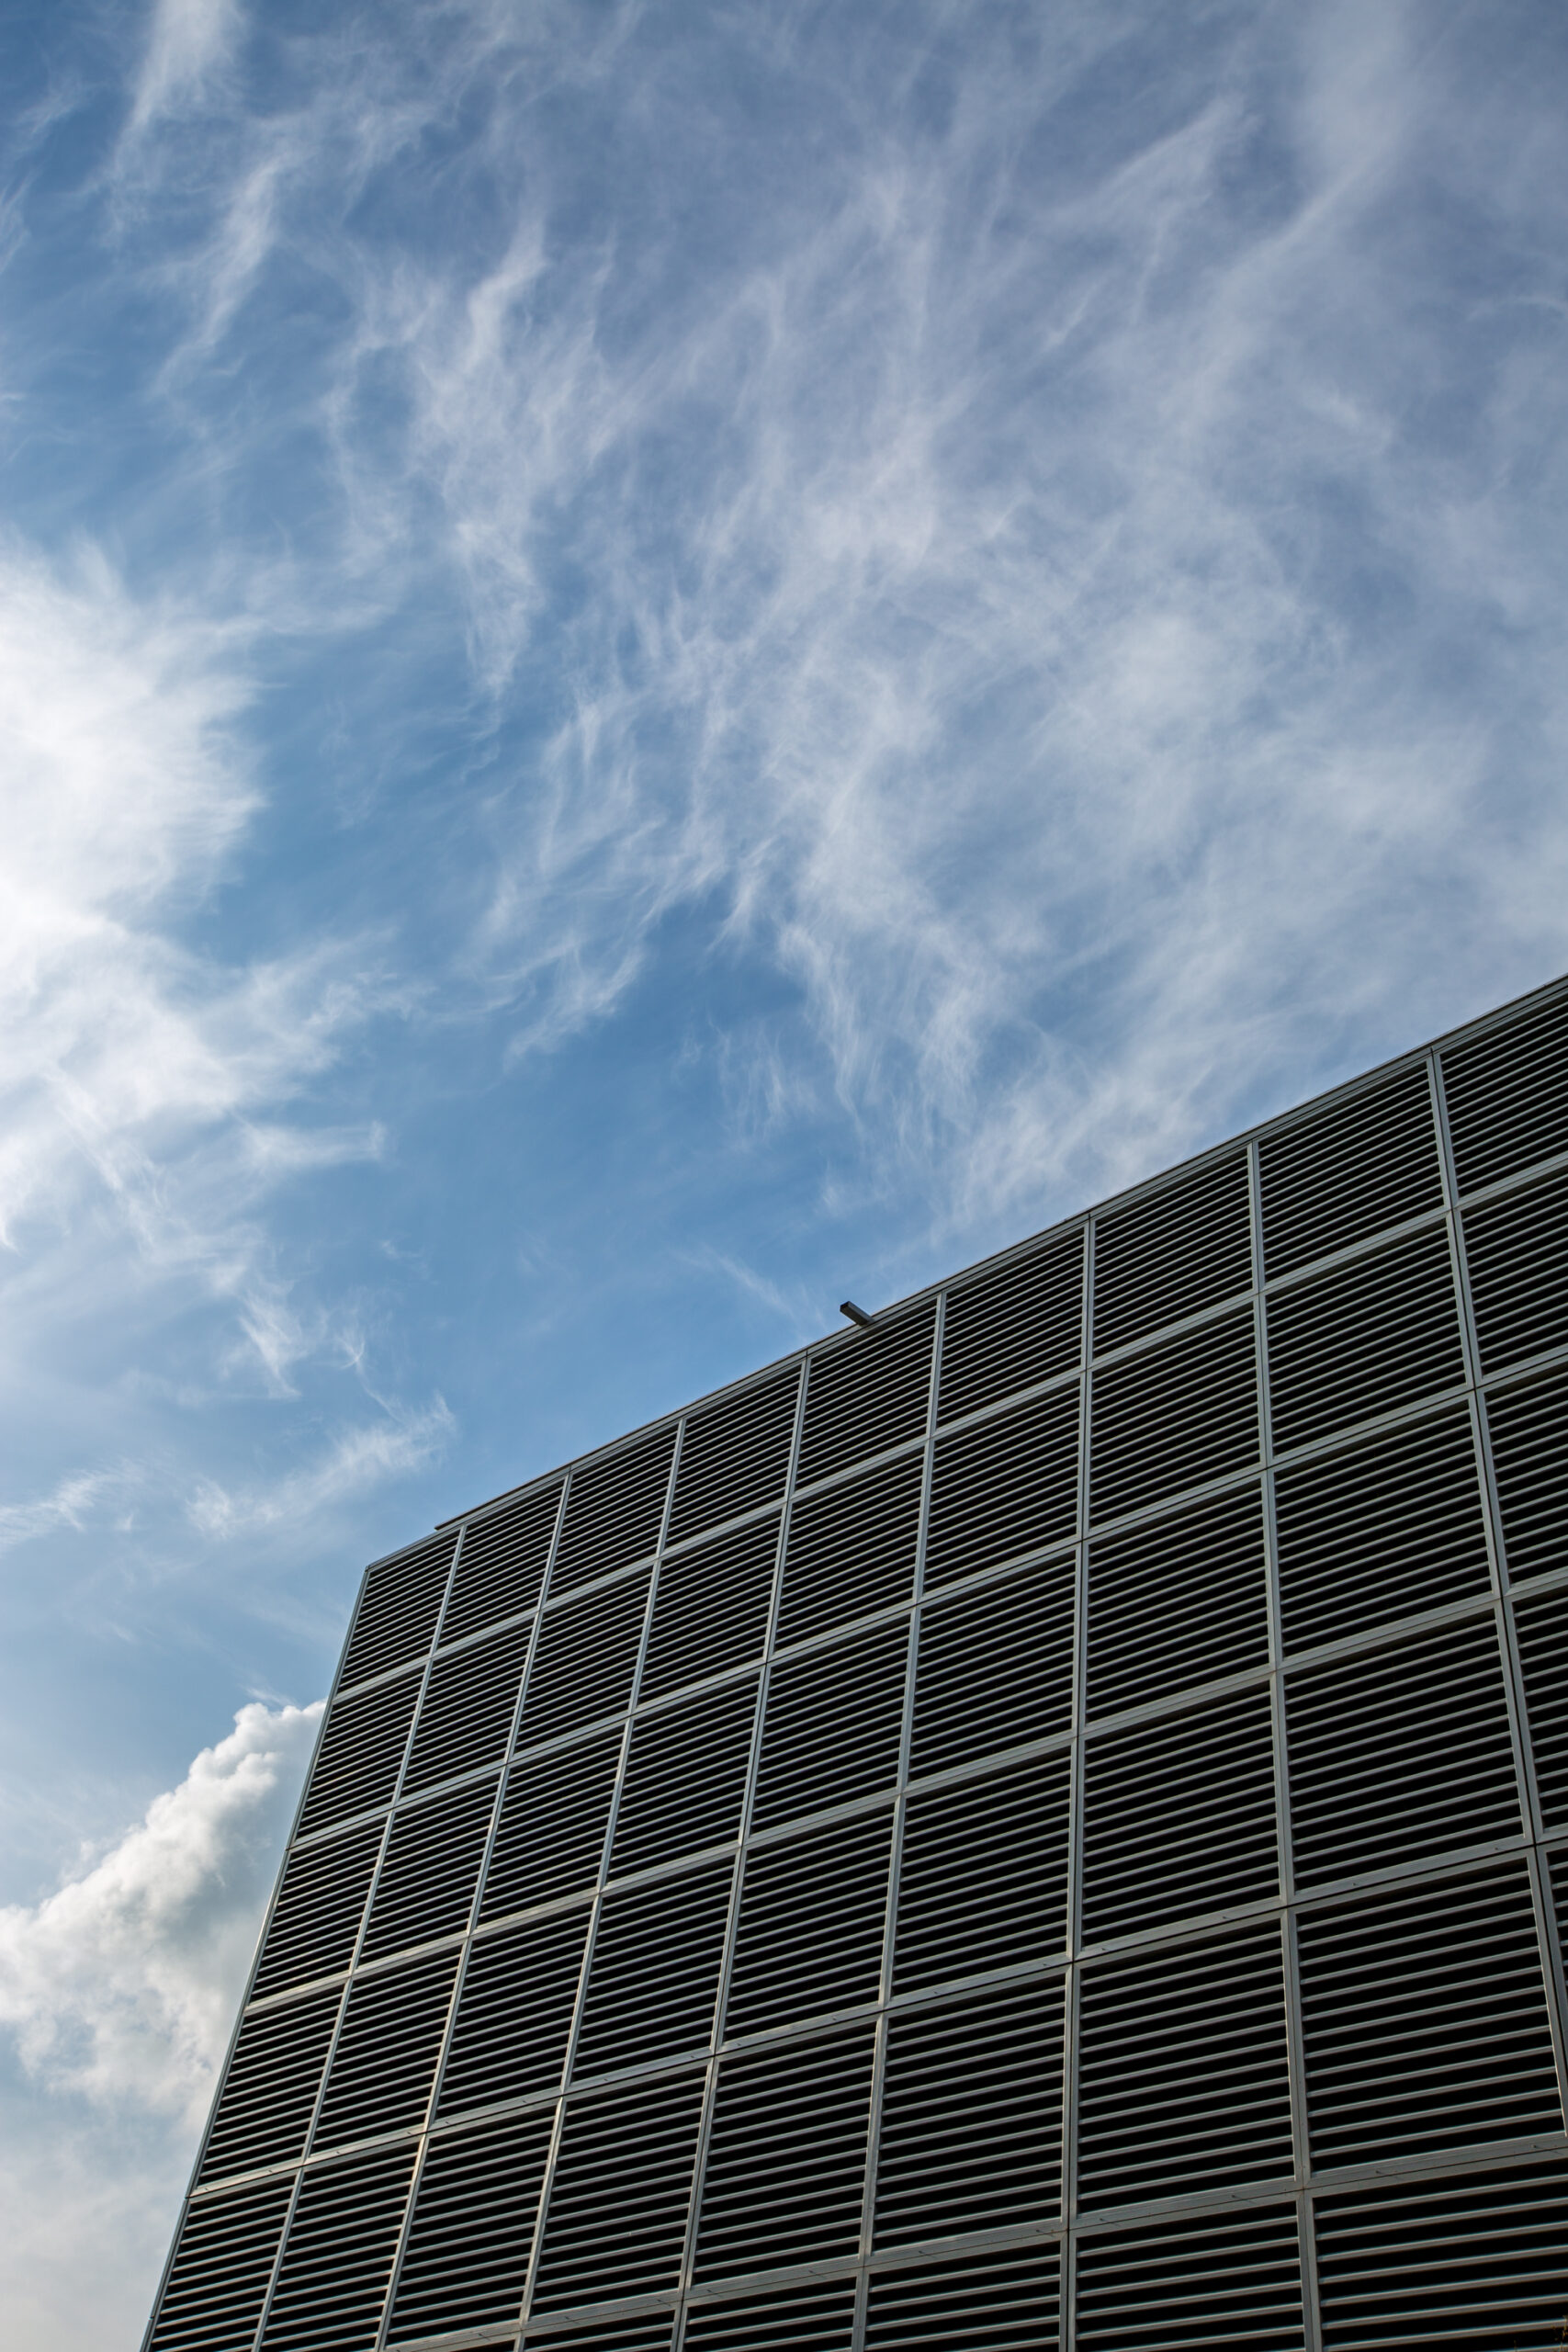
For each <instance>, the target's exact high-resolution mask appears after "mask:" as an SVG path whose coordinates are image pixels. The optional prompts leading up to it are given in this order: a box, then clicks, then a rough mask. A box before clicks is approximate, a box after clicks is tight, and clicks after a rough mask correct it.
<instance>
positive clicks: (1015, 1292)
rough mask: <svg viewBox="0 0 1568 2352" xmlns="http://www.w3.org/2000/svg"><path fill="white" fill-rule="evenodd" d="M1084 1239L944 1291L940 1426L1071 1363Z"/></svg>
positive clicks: (1078, 1332) (1078, 1338) (1078, 1326)
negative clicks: (945, 1292) (945, 1293)
mask: <svg viewBox="0 0 1568 2352" xmlns="http://www.w3.org/2000/svg"><path fill="white" fill-rule="evenodd" d="M1083 1239H1084V1238H1083V1234H1082V1232H1081V1231H1079V1232H1076V1233H1069V1234H1066V1235H1064V1236H1063V1237H1062V1238H1060V1239H1059V1240H1055V1241H1048V1242H1046V1243H1045V1244H1044V1246H1043V1248H1041V1249H1036V1250H1030V1251H1029V1252H1028V1253H1027V1254H1026V1255H1022V1256H1019V1257H1016V1258H1010V1259H1009V1260H1008V1262H1007V1264H1006V1265H1005V1266H998V1267H997V1268H996V1269H995V1271H994V1272H991V1273H988V1274H982V1275H980V1276H979V1278H978V1279H977V1280H976V1281H975V1282H967V1283H958V1284H955V1286H954V1287H953V1289H952V1290H950V1291H949V1292H948V1294H947V1318H946V1321H945V1322H944V1324H943V1326H942V1419H943V1420H944V1421H952V1420H956V1419H957V1418H958V1417H959V1415H960V1414H961V1413H974V1412H977V1411H978V1410H979V1408H980V1407H981V1406H982V1405H992V1404H995V1403H996V1402H997V1400H998V1398H999V1397H1012V1396H1016V1394H1017V1393H1018V1391H1019V1390H1020V1389H1021V1388H1032V1387H1033V1386H1034V1385H1035V1383H1036V1382H1037V1381H1041V1380H1049V1379H1050V1378H1051V1376H1052V1374H1054V1373H1058V1372H1066V1370H1067V1369H1068V1368H1069V1366H1070V1365H1072V1364H1075V1363H1077V1361H1078V1357H1079V1355H1080V1353H1081V1351H1082V1340H1083Z"/></svg>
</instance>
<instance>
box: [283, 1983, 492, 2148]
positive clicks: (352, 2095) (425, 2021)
mask: <svg viewBox="0 0 1568 2352" xmlns="http://www.w3.org/2000/svg"><path fill="white" fill-rule="evenodd" d="M456 1973H457V1955H456V1954H455V1953H454V1952H440V1953H438V1954H437V1955H436V1957H435V1958H434V1960H424V1961H416V1962H414V1963H413V1965H412V1967H409V1968H397V1969H392V1970H389V1971H388V1972H387V1973H384V1974H381V1975H378V1976H359V1977H356V1978H355V1981H354V1984H353V1985H352V1987H351V1988H350V1991H349V1996H348V2007H347V2009H346V2011H345V2012H344V2020H343V2030H342V2032H341V2033H340V2034H339V2036H338V2044H337V2048H336V2050H335V2051H334V2052H333V2063H332V2071H331V2073H330V2074H329V2075H328V2076H327V2091H326V2097H325V2098H323V2099H322V2101H321V2115H320V2118H319V2119H318V2120H317V2124H316V2129H315V2132H314V2135H313V2137H312V2140H311V2145H312V2147H315V2148H335V2147H342V2146H344V2145H345V2144H346V2143H347V2142H349V2141H351V2140H369V2139H373V2138H374V2137H375V2136H376V2135H377V2133H378V2132H381V2131H401V2130H403V2129H404V2128H405V2127H407V2126H408V2125H411V2124H418V2123H423V2120H424V2112H425V2109H426V2108H427V2107H428V2105H429V2103H430V2087H431V2085H432V2083H433V2082H434V2078H435V2061H436V2059H437V2057H438V2056H439V2054H440V2050H441V2037H442V2034H443V2032H444V2031H445V2030H446V2014H447V2011H448V2009H449V2008H450V2007H451V2005H452V1980H453V1978H454V1976H455V1974H456Z"/></svg>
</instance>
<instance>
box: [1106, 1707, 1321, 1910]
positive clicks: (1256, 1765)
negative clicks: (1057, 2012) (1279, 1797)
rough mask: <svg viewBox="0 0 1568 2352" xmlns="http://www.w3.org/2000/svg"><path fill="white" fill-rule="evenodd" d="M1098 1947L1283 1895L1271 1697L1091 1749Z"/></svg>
mask: <svg viewBox="0 0 1568 2352" xmlns="http://www.w3.org/2000/svg"><path fill="white" fill-rule="evenodd" d="M1083 1842H1084V1854H1083V1932H1084V1938H1085V1940H1086V1941H1087V1942H1089V1943H1094V1942H1098V1941H1099V1940H1100V1939H1101V1938H1102V1937H1106V1936H1124V1935H1128V1934H1130V1933H1131V1932H1132V1931H1133V1929H1134V1928H1152V1927H1154V1926H1156V1924H1157V1923H1158V1922H1159V1921H1161V1920H1166V1919H1179V1918H1183V1917H1188V1916H1190V1915H1191V1914H1194V1913H1197V1912H1202V1911H1216V1910H1218V1909H1219V1908H1220V1907H1221V1906H1222V1905H1227V1904H1232V1903H1249V1902H1256V1901H1258V1900H1260V1899H1261V1898H1262V1897H1264V1896H1266V1895H1270V1894H1277V1893H1278V1892H1279V1885H1280V1870H1279V1861H1278V1849H1277V1846H1276V1842H1275V1832H1274V1754H1273V1736H1272V1731H1271V1727H1270V1718H1269V1693H1268V1691H1266V1690H1258V1691H1242V1692H1241V1693H1240V1694H1239V1695H1238V1696H1237V1697H1235V1698H1234V1699H1224V1700H1221V1701H1220V1702H1218V1703H1217V1704H1214V1705H1211V1706H1206V1707H1193V1708H1190V1709H1188V1710H1186V1711H1185V1712H1184V1713H1180V1714H1178V1715H1167V1716H1164V1717H1162V1718H1161V1719H1160V1720H1159V1721H1158V1722H1156V1723H1145V1724H1138V1726H1137V1727H1136V1729H1135V1730H1131V1731H1126V1732H1122V1733H1119V1734H1117V1735H1116V1736H1114V1737H1106V1738H1096V1739H1090V1740H1089V1741H1088V1742H1087V1743H1086V1744H1085V1748H1084V1832H1083Z"/></svg>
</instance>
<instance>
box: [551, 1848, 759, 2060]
mask: <svg viewBox="0 0 1568 2352" xmlns="http://www.w3.org/2000/svg"><path fill="white" fill-rule="evenodd" d="M734 1875H735V1872H734V1868H733V1865H732V1864H730V1863H728V1862H721V1863H719V1864H718V1866H717V1867H716V1868H714V1867H711V1866H710V1867H709V1868H708V1869H706V1870H700V1871H686V1872H684V1873H683V1874H682V1876H681V1877H679V1878H660V1879H655V1880H654V1881H653V1882H652V1883H651V1884H644V1885H641V1886H627V1887H622V1888H619V1889H618V1890H617V1891H616V1892H615V1893H614V1894H608V1895H606V1896H605V1898H604V1904H603V1905H602V1906H601V1909H600V1913H599V1924H598V1928H597V1930H596V1932H595V1934H594V1938H593V1958H592V1963H591V1965H590V1968H589V1973H588V1991H587V1996H586V1997H585V2000H584V2003H583V2011H582V2024H581V2028H580V2030H579V2032H578V2040H577V2054H576V2057H575V2059H574V2061H573V2064H572V2076H573V2080H574V2081H581V2079H582V2078H583V2077H584V2076H585V2075H607V2074H613V2073H615V2070H616V2068H617V2067H622V2066H637V2065H642V2064H647V2063H648V2062H649V2060H652V2059H655V2058H671V2057H677V2056H679V2055H680V2054H681V2053H682V2052H691V2051H705V2050H706V2049H707V2047H708V2045H709V2043H710V2041H712V2039H713V2011H714V1998H715V1996H716V1993H717V1991H718V1966H719V1962H720V1960H721V1958H722V1957H723V1952H724V1929H725V1923H726V1921H727V1920H728V1917H729V1890H730V1883H731V1881H732V1880H733V1878H734Z"/></svg>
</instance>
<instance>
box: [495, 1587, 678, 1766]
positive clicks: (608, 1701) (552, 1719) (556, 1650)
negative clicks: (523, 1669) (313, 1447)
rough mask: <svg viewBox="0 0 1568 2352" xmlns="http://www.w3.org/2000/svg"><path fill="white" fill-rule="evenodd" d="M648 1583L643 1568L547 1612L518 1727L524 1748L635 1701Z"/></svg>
mask: <svg viewBox="0 0 1568 2352" xmlns="http://www.w3.org/2000/svg"><path fill="white" fill-rule="evenodd" d="M648 1585H649V1578H648V1571H647V1569H646V1568H644V1569H641V1570H639V1571H638V1573H637V1575H635V1576H630V1577H622V1578H621V1579H620V1582H619V1583H618V1584H611V1585H602V1586H601V1587H600V1589H598V1591H596V1592H591V1593H585V1594H584V1595H583V1597H582V1598H581V1600H570V1601H567V1602H563V1603H562V1604H561V1605H560V1606H559V1607H551V1608H547V1610H546V1611H545V1613H544V1616H543V1618H542V1619H541V1621H540V1624H539V1634H538V1645H537V1647H536V1650H535V1653H534V1662H533V1665H532V1666H531V1667H530V1668H529V1671H528V1688H527V1691H525V1694H524V1700H523V1716H522V1721H521V1722H520V1723H519V1724H518V1726H517V1744H518V1746H519V1747H536V1746H537V1745H538V1743H539V1742H540V1741H541V1740H545V1739H554V1738H556V1737H558V1736H559V1734H560V1733H562V1732H563V1731H568V1730H576V1729H577V1728H578V1726H579V1725H580V1724H590V1723H592V1721H593V1719H594V1717H595V1716H596V1715H615V1714H619V1713H621V1712H622V1710H623V1709H625V1708H626V1707H628V1706H629V1705H630V1704H631V1696H632V1674H633V1671H634V1669H635V1668H636V1666H637V1652H638V1650H639V1649H640V1648H641V1646H642V1625H643V1619H644V1617H645V1616H646V1615H647V1613H648Z"/></svg>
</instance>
